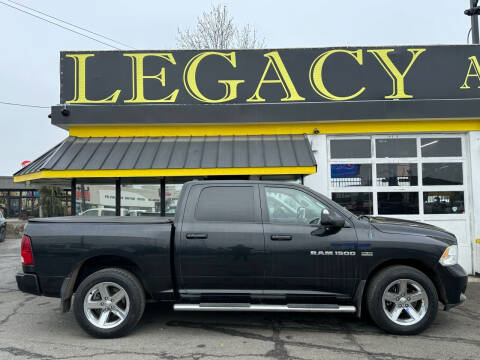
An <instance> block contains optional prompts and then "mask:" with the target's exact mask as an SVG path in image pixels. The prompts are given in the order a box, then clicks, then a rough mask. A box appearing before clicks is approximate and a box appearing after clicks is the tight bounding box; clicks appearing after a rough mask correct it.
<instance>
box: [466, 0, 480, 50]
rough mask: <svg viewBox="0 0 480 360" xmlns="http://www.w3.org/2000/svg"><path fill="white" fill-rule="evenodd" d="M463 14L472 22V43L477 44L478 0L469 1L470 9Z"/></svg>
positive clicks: (479, 11) (479, 8)
mask: <svg viewBox="0 0 480 360" xmlns="http://www.w3.org/2000/svg"><path fill="white" fill-rule="evenodd" d="M464 13H465V15H467V16H470V17H471V20H472V43H473V44H479V43H480V42H479V38H478V15H479V14H480V6H478V0H470V9H467V10H465V11H464Z"/></svg>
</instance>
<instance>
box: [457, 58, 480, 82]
mask: <svg viewBox="0 0 480 360" xmlns="http://www.w3.org/2000/svg"><path fill="white" fill-rule="evenodd" d="M468 60H470V65H469V66H468V70H467V75H466V76H465V81H464V82H463V85H462V86H460V89H470V86H468V80H469V79H470V78H471V77H474V78H476V79H477V80H478V81H479V82H480V65H479V64H478V60H477V57H476V56H470V57H469V58H468ZM478 87H479V88H480V84H479V85H478Z"/></svg>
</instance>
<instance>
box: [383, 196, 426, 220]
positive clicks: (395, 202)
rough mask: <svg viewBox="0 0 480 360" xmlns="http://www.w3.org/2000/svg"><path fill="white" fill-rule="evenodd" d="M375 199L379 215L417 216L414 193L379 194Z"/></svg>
mask: <svg viewBox="0 0 480 360" xmlns="http://www.w3.org/2000/svg"><path fill="white" fill-rule="evenodd" d="M377 198H378V214H380V215H402V214H405V215H407V214H418V193H416V192H379V193H378V194H377Z"/></svg>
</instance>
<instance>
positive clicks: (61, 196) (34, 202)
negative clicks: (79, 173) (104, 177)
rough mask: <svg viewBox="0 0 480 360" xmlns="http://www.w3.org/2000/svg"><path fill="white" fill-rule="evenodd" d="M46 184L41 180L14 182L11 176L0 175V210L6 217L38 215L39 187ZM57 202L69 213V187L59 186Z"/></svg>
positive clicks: (66, 213)
mask: <svg viewBox="0 0 480 360" xmlns="http://www.w3.org/2000/svg"><path fill="white" fill-rule="evenodd" d="M44 185H46V184H42V183H41V182H35V183H34V184H30V183H28V184H27V183H18V182H17V183H16V182H14V181H13V177H12V176H0V211H1V212H2V214H3V215H4V216H5V217H6V218H22V217H25V218H26V217H38V216H40V214H41V210H40V192H39V189H40V188H41V187H42V186H44ZM56 197H57V199H56V200H57V202H59V203H60V204H61V206H62V208H63V209H64V210H65V215H69V214H70V213H69V209H70V200H71V195H70V187H69V186H67V187H65V186H60V192H59V193H58V194H56Z"/></svg>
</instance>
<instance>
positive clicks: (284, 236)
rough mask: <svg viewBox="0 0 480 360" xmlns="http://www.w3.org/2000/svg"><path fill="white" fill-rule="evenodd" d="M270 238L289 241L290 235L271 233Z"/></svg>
mask: <svg viewBox="0 0 480 360" xmlns="http://www.w3.org/2000/svg"><path fill="white" fill-rule="evenodd" d="M270 239H272V240H276V241H289V240H292V235H272V236H270Z"/></svg>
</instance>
